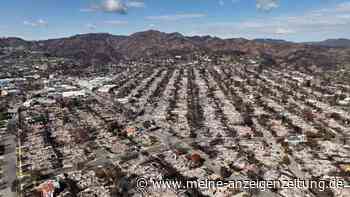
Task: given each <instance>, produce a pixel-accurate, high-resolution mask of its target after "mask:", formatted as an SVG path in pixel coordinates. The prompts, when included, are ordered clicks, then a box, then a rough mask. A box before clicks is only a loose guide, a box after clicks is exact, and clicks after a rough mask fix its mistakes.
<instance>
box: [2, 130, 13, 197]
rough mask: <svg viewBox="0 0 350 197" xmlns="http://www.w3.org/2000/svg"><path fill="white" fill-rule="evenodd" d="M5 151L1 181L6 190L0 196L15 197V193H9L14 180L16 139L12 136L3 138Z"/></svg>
mask: <svg viewBox="0 0 350 197" xmlns="http://www.w3.org/2000/svg"><path fill="white" fill-rule="evenodd" d="M4 138H5V139H4V143H5V144H6V145H7V146H6V151H5V155H4V166H3V171H4V174H3V180H4V181H6V183H7V185H6V189H4V190H1V191H0V194H2V195H3V196H6V197H16V192H11V185H12V183H13V181H15V180H16V137H15V136H14V135H8V136H4ZM1 141H2V140H1Z"/></svg>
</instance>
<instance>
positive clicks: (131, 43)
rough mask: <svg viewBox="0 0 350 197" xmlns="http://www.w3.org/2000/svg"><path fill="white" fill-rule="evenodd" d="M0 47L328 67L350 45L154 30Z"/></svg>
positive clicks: (86, 58)
mask: <svg viewBox="0 0 350 197" xmlns="http://www.w3.org/2000/svg"><path fill="white" fill-rule="evenodd" d="M1 46H26V47H28V48H30V49H33V50H40V51H45V52H47V53H48V54H50V55H54V56H58V57H66V58H72V59H74V60H77V61H80V62H81V63H84V64H98V65H103V64H107V63H117V62H119V61H120V60H128V59H135V60H139V59H141V58H143V59H146V58H150V57H153V58H154V57H173V56H174V55H177V54H181V55H192V54H194V52H211V53H217V52H225V53H231V54H246V55H248V56H261V57H263V58H266V59H268V60H273V61H269V62H276V63H277V65H279V66H295V67H305V68H308V67H311V66H314V65H315V66H320V67H322V68H327V69H328V68H331V67H333V66H334V65H336V64H339V63H344V62H350V48H337V47H329V46H318V45H310V44H302V43H299V44H298V43H291V42H280V41H279V42H271V41H270V40H266V39H265V40H259V39H258V40H247V39H243V38H235V39H221V38H217V37H212V36H192V37H186V36H184V35H182V34H180V33H163V32H159V31H155V30H149V31H145V32H138V33H135V34H132V35H130V36H115V35H111V34H105V33H98V34H83V35H76V36H72V37H69V38H60V39H51V40H43V41H33V42H27V41H24V40H21V39H18V38H5V39H0V47H1Z"/></svg>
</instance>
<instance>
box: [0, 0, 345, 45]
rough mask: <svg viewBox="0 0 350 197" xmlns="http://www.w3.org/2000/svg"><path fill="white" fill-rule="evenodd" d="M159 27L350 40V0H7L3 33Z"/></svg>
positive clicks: (49, 34) (37, 35)
mask: <svg viewBox="0 0 350 197" xmlns="http://www.w3.org/2000/svg"><path fill="white" fill-rule="evenodd" d="M148 29H157V30H160V31H164V32H180V33H183V34H185V35H213V36H218V37H223V38H231V37H244V38H248V39H252V38H276V39H286V40H292V41H317V40H323V39H326V38H341V37H342V38H350V0H2V2H1V7H0V36H1V37H3V36H5V37H9V36H17V37H22V38H24V39H29V40H33V39H47V38H57V37H65V36H71V35H75V34H81V33H89V32H108V33H112V34H122V35H126V34H131V33H134V32H138V31H143V30H148Z"/></svg>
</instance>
